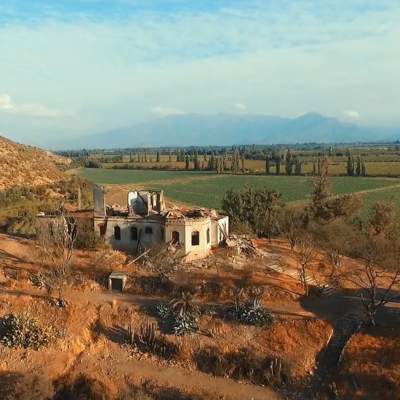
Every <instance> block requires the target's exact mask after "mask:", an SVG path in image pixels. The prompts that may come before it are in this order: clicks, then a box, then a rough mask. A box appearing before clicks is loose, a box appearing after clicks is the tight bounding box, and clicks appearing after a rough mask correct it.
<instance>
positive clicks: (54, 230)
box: [37, 210, 77, 303]
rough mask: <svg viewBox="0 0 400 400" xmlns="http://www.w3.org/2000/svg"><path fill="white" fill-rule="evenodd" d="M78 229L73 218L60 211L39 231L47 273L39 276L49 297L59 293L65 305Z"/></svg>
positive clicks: (44, 223)
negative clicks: (64, 292)
mask: <svg viewBox="0 0 400 400" xmlns="http://www.w3.org/2000/svg"><path fill="white" fill-rule="evenodd" d="M76 233H77V227H76V223H75V221H74V219H73V218H69V217H67V216H66V215H65V213H64V211H63V210H62V211H60V213H59V214H58V215H55V216H54V217H51V218H49V219H46V220H44V221H42V223H41V224H40V225H39V226H38V229H37V243H38V247H39V256H40V258H41V261H42V265H43V266H44V267H46V269H45V271H44V272H42V273H41V274H40V276H39V279H40V281H41V283H42V285H43V286H44V287H45V288H46V290H47V292H48V294H49V295H51V293H52V292H53V291H56V292H57V299H58V300H59V301H60V302H62V303H63V289H64V286H65V285H66V284H67V282H68V279H69V278H70V276H71V260H72V256H73V252H74V243H75V239H76Z"/></svg>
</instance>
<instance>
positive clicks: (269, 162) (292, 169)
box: [265, 149, 303, 175]
mask: <svg viewBox="0 0 400 400" xmlns="http://www.w3.org/2000/svg"><path fill="white" fill-rule="evenodd" d="M282 161H284V167H285V173H286V175H301V174H302V168H303V163H302V161H301V160H300V159H299V158H298V157H296V156H294V155H293V154H292V153H291V151H290V149H288V150H287V151H286V155H285V156H284V157H283V156H281V155H279V154H278V153H276V152H273V153H272V154H269V155H267V157H266V159H265V173H266V174H267V175H270V174H271V167H272V166H275V175H280V174H281V164H282Z"/></svg>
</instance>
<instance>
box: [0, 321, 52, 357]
mask: <svg viewBox="0 0 400 400" xmlns="http://www.w3.org/2000/svg"><path fill="white" fill-rule="evenodd" d="M53 338H54V335H53V333H52V331H51V329H46V328H42V327H40V326H39V325H38V323H37V321H36V319H35V318H32V317H31V316H30V315H29V314H27V313H22V314H8V315H6V316H5V317H4V318H3V319H2V320H1V321H0V342H1V343H2V344H3V345H4V346H7V347H14V348H17V347H23V348H25V349H28V348H32V349H35V350H38V349H39V348H40V347H43V346H46V345H48V344H49V343H50V342H51V341H52V339H53Z"/></svg>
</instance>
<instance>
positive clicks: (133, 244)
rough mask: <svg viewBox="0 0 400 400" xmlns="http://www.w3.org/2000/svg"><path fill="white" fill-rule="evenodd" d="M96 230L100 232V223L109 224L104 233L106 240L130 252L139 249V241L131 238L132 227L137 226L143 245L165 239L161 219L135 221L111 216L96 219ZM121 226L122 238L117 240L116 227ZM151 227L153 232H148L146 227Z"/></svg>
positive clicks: (115, 246) (146, 245) (153, 244)
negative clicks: (105, 218) (115, 235)
mask: <svg viewBox="0 0 400 400" xmlns="http://www.w3.org/2000/svg"><path fill="white" fill-rule="evenodd" d="M94 223H95V232H97V233H99V234H100V225H102V224H103V223H106V224H107V229H106V232H105V235H104V238H105V240H106V242H108V243H109V244H110V245H111V246H112V247H113V248H114V249H117V250H123V251H126V252H129V253H132V252H135V251H136V249H137V241H136V240H131V227H136V228H137V230H138V237H139V232H140V230H142V234H141V245H142V246H144V247H152V246H155V245H158V244H160V243H161V242H162V241H163V235H162V230H161V228H162V224H160V222H159V221H143V222H142V221H140V222H138V221H135V220H129V219H126V218H115V217H109V218H108V219H107V220H106V221H104V220H97V219H96V220H95V222H94ZM116 226H119V227H120V228H121V240H116V239H115V237H114V228H115V227H116ZM146 227H151V228H152V229H153V233H152V234H151V235H150V234H146V233H145V228H146Z"/></svg>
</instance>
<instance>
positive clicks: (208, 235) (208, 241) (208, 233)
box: [207, 228, 211, 244]
mask: <svg viewBox="0 0 400 400" xmlns="http://www.w3.org/2000/svg"><path fill="white" fill-rule="evenodd" d="M210 241H211V237H210V228H207V244H209V243H210Z"/></svg>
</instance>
